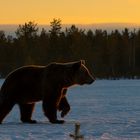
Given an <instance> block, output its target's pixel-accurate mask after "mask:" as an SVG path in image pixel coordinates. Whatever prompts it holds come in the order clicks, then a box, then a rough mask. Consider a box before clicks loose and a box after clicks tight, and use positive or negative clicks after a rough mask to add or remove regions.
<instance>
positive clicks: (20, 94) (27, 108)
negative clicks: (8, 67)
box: [0, 60, 94, 123]
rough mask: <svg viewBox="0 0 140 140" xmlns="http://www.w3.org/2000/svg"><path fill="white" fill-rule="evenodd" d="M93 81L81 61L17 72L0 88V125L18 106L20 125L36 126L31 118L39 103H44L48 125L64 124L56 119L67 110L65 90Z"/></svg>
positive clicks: (8, 77) (22, 69)
mask: <svg viewBox="0 0 140 140" xmlns="http://www.w3.org/2000/svg"><path fill="white" fill-rule="evenodd" d="M93 81H94V78H93V77H92V76H91V74H90V73H89V71H88V69H87V68H86V66H85V65H84V61H83V60H81V61H75V62H70V63H50V64H49V65H47V66H24V67H21V68H18V69H16V70H15V71H13V72H11V73H10V74H9V75H8V76H7V78H6V79H5V81H4V83H3V85H2V87H1V91H0V123H2V121H3V119H4V118H5V117H6V115H7V114H8V113H9V112H10V111H11V109H12V108H13V106H14V105H15V104H18V105H19V108H20V114H21V121H22V122H25V123H36V121H35V120H31V116H32V112H33V109H34V106H35V102H38V101H42V102H43V104H42V107H43V111H44V114H45V116H46V117H47V118H48V119H49V121H50V122H51V123H63V122H64V121H63V120H58V119H57V110H59V111H61V117H64V116H65V115H66V114H67V113H68V112H69V110H70V105H69V103H68V101H67V99H66V92H67V88H69V87H70V86H72V85H75V84H78V85H83V84H91V83H92V82H93Z"/></svg>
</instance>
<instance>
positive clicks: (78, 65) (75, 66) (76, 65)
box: [72, 61, 82, 70]
mask: <svg viewBox="0 0 140 140" xmlns="http://www.w3.org/2000/svg"><path fill="white" fill-rule="evenodd" d="M81 65H82V61H78V62H76V63H74V64H73V66H72V67H73V69H74V70H78V69H80V67H81Z"/></svg>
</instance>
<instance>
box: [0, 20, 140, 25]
mask: <svg viewBox="0 0 140 140" xmlns="http://www.w3.org/2000/svg"><path fill="white" fill-rule="evenodd" d="M28 22H30V21H27V22H24V23H0V25H23V24H25V23H28ZM31 22H34V23H35V24H37V25H50V23H49V24H48V23H46V24H45V23H43V24H42V23H37V22H35V21H31ZM103 24H104V25H107V24H109V25H110V24H112V25H113V24H118V25H125V24H126V25H137V26H140V23H134V22H97V23H62V24H61V25H85V26H86V25H103Z"/></svg>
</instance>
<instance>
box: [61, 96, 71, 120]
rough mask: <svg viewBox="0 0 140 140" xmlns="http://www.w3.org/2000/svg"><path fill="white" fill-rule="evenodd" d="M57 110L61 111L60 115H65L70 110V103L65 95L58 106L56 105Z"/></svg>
mask: <svg viewBox="0 0 140 140" xmlns="http://www.w3.org/2000/svg"><path fill="white" fill-rule="evenodd" d="M58 110H59V111H62V112H61V117H62V118H63V117H65V115H67V114H68V112H69V111H70V105H69V103H68V101H67V98H66V97H63V98H62V99H61V101H60V103H59V106H58Z"/></svg>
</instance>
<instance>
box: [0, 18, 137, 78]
mask: <svg viewBox="0 0 140 140" xmlns="http://www.w3.org/2000/svg"><path fill="white" fill-rule="evenodd" d="M15 33H16V37H12V36H6V35H5V32H4V31H0V76H1V77H5V76H6V75H7V74H8V73H9V72H10V71H12V70H14V69H16V68H18V67H20V66H24V65H47V64H48V63H50V62H54V61H55V62H69V61H75V60H80V59H84V60H86V62H87V66H88V67H89V69H90V71H92V73H94V75H95V76H96V77H98V78H113V79H115V78H139V77H140V29H139V30H135V29H134V30H133V31H129V29H127V28H125V29H124V30H123V31H118V30H113V31H112V32H111V33H108V32H107V31H106V30H102V29H96V30H95V31H92V30H88V31H85V30H84V29H79V28H78V27H76V26H75V25H72V26H71V27H69V28H65V30H63V31H62V24H61V20H60V19H53V21H52V22H50V30H49V31H47V30H45V29H44V28H42V30H41V32H40V33H39V28H38V25H37V24H36V23H34V22H28V23H25V24H24V25H19V26H18V28H17V30H16V31H15Z"/></svg>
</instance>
